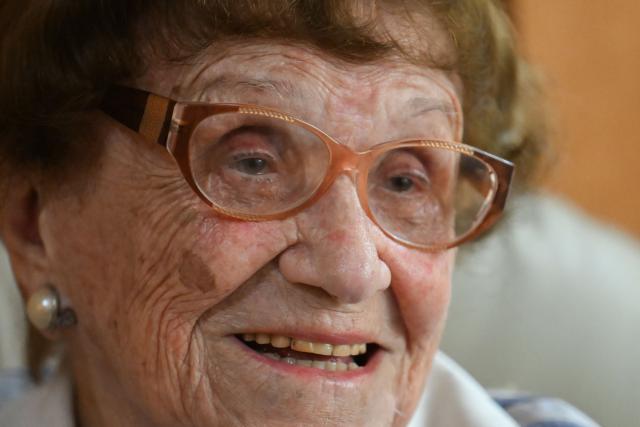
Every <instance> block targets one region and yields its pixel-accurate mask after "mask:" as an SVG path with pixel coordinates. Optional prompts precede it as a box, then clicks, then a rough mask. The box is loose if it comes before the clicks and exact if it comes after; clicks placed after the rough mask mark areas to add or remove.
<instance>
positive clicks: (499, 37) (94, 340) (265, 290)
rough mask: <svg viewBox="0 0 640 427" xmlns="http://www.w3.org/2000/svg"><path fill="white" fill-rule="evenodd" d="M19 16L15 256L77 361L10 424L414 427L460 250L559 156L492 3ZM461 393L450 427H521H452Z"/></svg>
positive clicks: (104, 7) (10, 23)
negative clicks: (547, 146)
mask: <svg viewBox="0 0 640 427" xmlns="http://www.w3.org/2000/svg"><path fill="white" fill-rule="evenodd" d="M1 16H2V18H1V20H2V22H1V23H2V24H3V25H2V28H3V29H2V50H1V54H0V55H1V56H0V61H1V63H0V65H1V70H2V71H1V72H2V79H1V81H0V103H1V106H0V108H1V110H0V132H1V133H0V138H1V150H2V181H1V184H2V189H3V192H2V195H3V199H2V215H1V232H2V240H3V242H4V244H5V245H6V247H7V251H8V253H9V255H10V258H11V264H12V267H13V270H14V273H15V277H16V281H17V283H18V284H19V286H20V289H21V292H22V294H23V296H24V298H25V301H27V312H28V315H29V318H30V320H31V322H32V324H33V325H34V326H35V327H36V328H37V329H38V330H39V332H40V333H41V334H42V335H43V336H45V337H46V338H48V339H50V340H53V341H57V342H59V343H61V344H62V346H63V348H64V356H63V357H64V360H65V363H63V365H62V368H61V370H60V372H59V373H58V374H56V375H54V376H53V377H52V378H50V380H49V381H48V382H46V383H45V384H44V385H42V386H41V387H40V388H36V389H35V391H34V392H33V393H31V394H30V395H28V396H27V397H26V398H25V399H24V400H23V401H22V402H18V403H19V405H18V406H17V408H18V409H16V407H14V408H13V410H12V411H10V412H9V413H8V414H9V415H6V417H8V418H4V420H5V421H4V422H8V421H7V420H11V422H10V425H36V424H38V425H44V424H46V425H54V424H55V425H63V426H71V425H74V424H75V425H78V426H80V425H81V426H84V427H93V426H210V425H216V426H230V425H248V426H252V425H350V426H351V425H353V426H361V425H380V426H383V425H384V426H388V425H404V424H407V423H408V422H409V421H410V420H411V417H412V414H413V413H414V410H415V409H416V406H417V405H418V403H419V401H420V398H421V395H422V391H423V387H424V384H425V380H426V378H427V376H428V374H429V372H430V371H431V369H432V365H433V362H434V358H435V356H436V352H437V349H438V344H439V340H440V336H441V333H442V329H443V325H444V321H445V317H446V312H447V306H448V302H449V291H450V288H449V287H450V281H451V270H452V266H453V261H454V257H455V250H454V248H455V247H456V246H458V245H459V244H461V243H463V242H466V241H469V240H471V239H472V238H474V237H476V236H477V235H479V234H480V233H481V232H483V231H485V230H486V229H488V228H489V227H490V226H491V225H492V223H494V222H495V220H496V219H497V218H498V216H499V214H500V212H501V210H502V208H503V206H504V203H505V199H506V195H507V192H508V189H509V184H510V178H511V174H512V170H513V163H512V162H515V163H520V164H521V165H522V166H524V167H522V168H521V169H520V170H519V176H520V178H521V179H522V182H523V183H524V181H525V178H526V176H527V175H528V171H529V169H530V165H531V164H532V163H533V161H534V160H535V157H536V153H537V151H538V150H539V146H540V144H539V137H538V135H537V134H536V132H537V131H538V129H539V128H538V127H537V125H536V123H535V122H534V120H533V117H534V115H533V113H532V112H531V111H529V110H527V108H528V106H529V105H532V104H530V103H528V100H527V97H528V96H529V95H530V90H529V89H530V83H528V82H527V79H526V75H525V73H524V69H523V68H522V66H521V65H520V64H519V62H518V60H517V58H516V57H515V55H514V52H513V49H512V45H511V39H510V35H509V31H508V25H507V23H506V20H505V17H504V16H503V14H502V13H501V11H500V10H499V8H498V6H497V5H496V4H494V3H493V2H491V1H476V0H457V1H454V0H451V1H428V0H424V1H403V2H400V1H382V0H381V1H378V2H369V1H361V2H360V1H358V2H356V1H346V0H345V1H338V0H335V1H286V2H285V1H282V2H281V1H272V0H269V1H267V0H264V1H260V0H246V1H240V0H233V1H231V0H228V1H223V0H201V1H195V0H193V1H186V0H185V1H158V0H154V1H142V0H140V1H135V2H133V1H130V0H111V1H108V2H97V1H89V0H82V1H81V0H73V1H71V0H65V1H56V2H48V1H27V2H26V4H25V2H24V1H22V2H17V1H8V2H4V3H3V6H2V11H1ZM463 117H464V120H463ZM463 123H464V125H463ZM463 142H464V143H463ZM484 150H486V151H484ZM489 152H491V153H493V154H489ZM498 156H500V157H498ZM501 157H504V158H506V159H508V160H504V159H502V158H501ZM447 363H449V362H447ZM451 369H453V370H455V369H458V368H451ZM459 376H460V378H462V377H463V375H462V374H460V375H459ZM460 381H462V380H460ZM465 381H470V380H468V379H467V380H465ZM461 384H462V383H461ZM448 387H449V389H448V390H450V394H448V395H447V394H446V393H447V392H446V390H443V389H442V387H440V388H438V386H437V385H435V386H433V387H432V388H430V389H429V390H428V391H427V398H428V397H429V395H432V396H433V395H437V394H438V393H440V394H442V393H443V392H444V393H445V395H446V396H448V398H449V400H450V401H449V402H447V404H446V405H441V407H439V406H437V405H434V406H432V407H430V408H428V411H431V412H430V413H431V414H432V415H431V419H433V418H434V416H435V417H436V418H438V419H441V420H447V419H449V420H450V419H458V420H463V419H467V420H468V424H462V421H460V423H461V424H458V425H475V426H478V425H485V424H486V425H491V426H500V425H514V424H513V421H511V419H510V418H509V417H508V416H507V415H506V414H501V413H499V411H498V410H497V409H496V408H493V407H492V408H490V410H489V409H487V408H480V409H478V412H477V413H476V414H475V415H474V413H469V414H467V415H466V417H465V416H460V415H459V414H458V415H456V416H455V417H453V416H452V415H451V414H447V411H452V410H453V409H451V408H463V407H468V406H465V405H464V404H460V405H457V406H456V404H455V401H456V399H461V397H460V396H458V395H456V394H455V393H454V392H453V390H454V389H455V388H456V387H457V386H456V383H455V382H454V383H449V384H448ZM460 387H462V386H460ZM463 388H464V387H463ZM474 392H475V393H476V394H477V393H478V390H476V389H475V388H474ZM34 396H35V397H34ZM487 405H488V403H487ZM488 413H491V414H492V417H493V418H490V419H484V417H483V414H484V415H486V414H488ZM433 414H435V415H433ZM456 417H457V418H456ZM474 417H475V418H474ZM469 420H470V421H469ZM0 422H2V421H0ZM20 423H22V424H20ZM56 423H57V424H56ZM483 423H484V424H483ZM3 425H4V424H3ZM448 425H453V424H448Z"/></svg>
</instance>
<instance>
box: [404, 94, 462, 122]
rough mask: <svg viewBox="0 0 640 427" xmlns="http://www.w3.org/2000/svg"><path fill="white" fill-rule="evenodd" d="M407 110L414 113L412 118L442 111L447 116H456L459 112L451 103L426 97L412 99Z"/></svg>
mask: <svg viewBox="0 0 640 427" xmlns="http://www.w3.org/2000/svg"><path fill="white" fill-rule="evenodd" d="M407 108H408V109H409V110H410V111H411V110H412V111H413V113H412V117H416V116H421V115H423V114H426V113H428V112H430V111H441V112H443V113H445V114H455V113H456V112H457V110H456V108H455V107H454V106H453V105H452V104H451V102H448V101H445V100H442V99H438V98H426V97H424V96H416V97H413V98H411V99H410V100H409V102H408V103H407Z"/></svg>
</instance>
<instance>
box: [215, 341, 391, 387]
mask: <svg viewBox="0 0 640 427" xmlns="http://www.w3.org/2000/svg"><path fill="white" fill-rule="evenodd" d="M252 333H265V334H272V335H275V334H278V335H283V336H288V337H292V338H297V339H303V340H309V341H312V340H315V341H316V342H325V343H330V344H337V345H339V344H352V343H357V342H369V343H370V342H372V341H371V340H369V341H367V340H366V339H363V338H361V337H362V336H361V335H357V334H351V335H347V336H345V335H340V336H338V335H332V334H328V335H327V334H313V333H310V334H309V333H305V334H289V335H287V333H274V332H273V331H269V332H267V331H256V332H252ZM227 338H228V339H229V340H231V341H233V345H235V346H237V347H238V349H239V350H240V351H242V352H244V353H245V354H247V355H248V356H249V357H251V358H252V359H253V360H255V361H257V362H258V363H261V364H264V365H267V366H269V367H271V368H273V369H276V370H278V371H280V372H285V373H287V374H289V375H293V376H297V377H300V378H303V379H312V378H326V379H332V380H342V381H353V380H357V379H362V378H364V377H367V376H370V375H372V374H373V373H374V371H375V370H376V369H377V367H378V366H379V365H380V362H381V361H382V358H383V357H384V355H385V353H386V351H385V349H384V347H382V346H378V349H377V351H376V352H375V354H374V355H373V356H372V357H371V358H370V359H369V360H368V361H367V364H366V366H363V367H361V368H359V369H357V370H354V371H327V370H324V369H318V368H310V367H306V366H298V365H289V364H287V363H283V362H279V361H277V360H273V359H269V358H268V357H266V356H263V355H261V354H260V353H257V352H255V351H253V350H252V349H251V348H249V347H248V346H246V345H245V344H243V342H242V341H241V340H239V339H238V338H236V337H235V336H234V335H228V336H227ZM359 340H361V341H359Z"/></svg>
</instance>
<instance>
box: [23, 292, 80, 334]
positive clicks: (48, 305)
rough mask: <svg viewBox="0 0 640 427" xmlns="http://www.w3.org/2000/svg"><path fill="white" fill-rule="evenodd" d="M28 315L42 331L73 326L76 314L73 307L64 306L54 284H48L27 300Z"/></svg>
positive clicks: (75, 321)
mask: <svg viewBox="0 0 640 427" xmlns="http://www.w3.org/2000/svg"><path fill="white" fill-rule="evenodd" d="M27 317H29V320H30V321H31V323H32V324H33V326H35V327H36V328H37V329H38V330H40V331H51V330H54V329H57V328H65V327H67V326H73V325H75V324H76V323H77V319H76V314H75V312H74V311H73V310H72V309H71V308H62V307H61V304H60V296H59V295H58V292H57V291H56V289H55V288H54V287H53V286H50V285H47V286H44V287H43V288H41V289H39V290H37V291H36V292H34V293H33V295H31V296H30V297H29V301H27Z"/></svg>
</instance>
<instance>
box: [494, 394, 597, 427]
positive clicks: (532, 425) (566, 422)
mask: <svg viewBox="0 0 640 427" xmlns="http://www.w3.org/2000/svg"><path fill="white" fill-rule="evenodd" d="M490 393H491V397H493V399H494V400H495V401H496V403H498V405H500V406H501V407H502V408H503V409H504V410H505V411H507V413H508V414H509V415H510V416H511V417H512V418H513V419H514V420H515V421H516V422H517V423H518V424H519V425H520V427H600V426H599V424H598V423H596V422H595V421H593V420H592V419H591V418H589V417H588V416H587V415H585V414H584V413H583V412H581V411H579V410H578V409H576V408H575V407H574V406H572V405H570V404H569V403H567V402H565V401H563V400H560V399H556V398H551V397H545V396H536V395H532V394H526V393H522V392H514V391H505V390H495V391H491V392H490Z"/></svg>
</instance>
